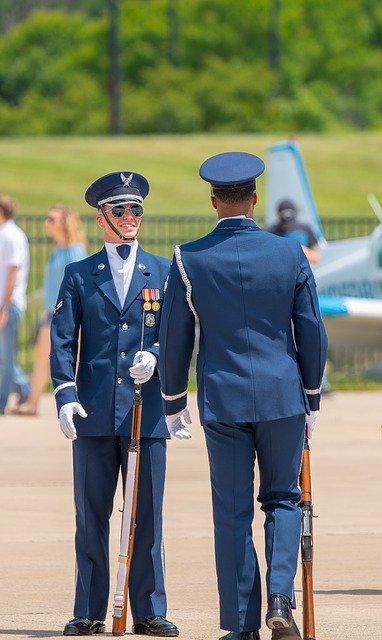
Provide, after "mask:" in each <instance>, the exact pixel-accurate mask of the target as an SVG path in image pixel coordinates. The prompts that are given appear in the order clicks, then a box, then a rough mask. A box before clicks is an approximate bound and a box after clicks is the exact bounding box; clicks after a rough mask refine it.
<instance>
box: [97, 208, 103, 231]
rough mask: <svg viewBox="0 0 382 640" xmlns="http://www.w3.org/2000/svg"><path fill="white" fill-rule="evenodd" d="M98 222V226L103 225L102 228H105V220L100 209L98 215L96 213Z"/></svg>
mask: <svg viewBox="0 0 382 640" xmlns="http://www.w3.org/2000/svg"><path fill="white" fill-rule="evenodd" d="M96 222H97V224H98V226H99V227H101V229H103V228H104V224H103V222H104V220H103V215H102V213H100V212H99V211H98V213H97V215H96Z"/></svg>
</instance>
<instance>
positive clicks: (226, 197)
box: [212, 184, 255, 204]
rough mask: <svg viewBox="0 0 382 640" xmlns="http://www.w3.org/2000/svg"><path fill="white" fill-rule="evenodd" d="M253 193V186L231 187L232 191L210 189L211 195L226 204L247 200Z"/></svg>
mask: <svg viewBox="0 0 382 640" xmlns="http://www.w3.org/2000/svg"><path fill="white" fill-rule="evenodd" d="M254 193H255V185H254V184H250V185H246V186H245V187H240V186H239V187H232V189H219V188H218V187H214V188H213V189H212V195H214V196H216V198H217V199H218V200H221V201H222V202H225V203H227V204H236V203H237V202H243V201H244V200H248V199H249V198H251V197H252V196H253V194H254Z"/></svg>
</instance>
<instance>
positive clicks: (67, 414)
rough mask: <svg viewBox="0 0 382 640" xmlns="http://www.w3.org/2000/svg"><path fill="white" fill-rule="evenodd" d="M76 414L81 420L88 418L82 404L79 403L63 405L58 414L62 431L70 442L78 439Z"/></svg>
mask: <svg viewBox="0 0 382 640" xmlns="http://www.w3.org/2000/svg"><path fill="white" fill-rule="evenodd" d="M75 413H78V415H79V416H81V418H87V416H88V414H87V413H86V411H85V409H84V408H83V406H82V404H80V403H79V402H67V403H66V404H64V405H62V407H61V409H60V412H59V414H58V418H59V420H60V427H61V431H62V433H63V434H64V435H65V436H66V437H67V438H69V440H75V439H76V438H77V431H76V427H75V426H74V423H73V416H74V414H75Z"/></svg>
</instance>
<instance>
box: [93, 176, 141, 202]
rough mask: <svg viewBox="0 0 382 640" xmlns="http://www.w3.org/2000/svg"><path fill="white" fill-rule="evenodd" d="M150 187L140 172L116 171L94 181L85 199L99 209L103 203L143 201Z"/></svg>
mask: <svg viewBox="0 0 382 640" xmlns="http://www.w3.org/2000/svg"><path fill="white" fill-rule="evenodd" d="M149 188H150V187H149V183H148V182H147V180H146V178H145V177H144V176H141V175H140V174H139V173H133V172H132V171H115V172H114V173H108V174H106V176H102V178H98V180H96V181H95V182H93V184H91V185H90V187H89V188H88V189H87V191H86V193H85V200H86V202H87V203H88V204H90V206H91V207H95V208H96V209H99V207H100V205H101V204H109V203H110V204H116V203H118V202H131V201H133V202H142V200H144V198H146V196H147V194H148V192H149Z"/></svg>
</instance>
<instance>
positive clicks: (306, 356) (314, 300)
mask: <svg viewBox="0 0 382 640" xmlns="http://www.w3.org/2000/svg"><path fill="white" fill-rule="evenodd" d="M292 321H293V329H294V339H295V343H296V349H297V360H298V364H299V367H300V372H301V376H302V381H303V385H304V389H305V393H306V395H307V397H308V402H309V406H310V410H311V411H315V410H318V409H319V407H320V393H321V384H322V376H323V373H324V367H325V362H326V353H327V347H328V340H327V336H326V331H325V327H324V324H323V322H322V318H321V314H320V309H319V304H318V296H317V291H316V283H315V280H314V276H313V273H312V270H311V268H310V266H309V263H308V260H307V259H306V257H305V255H304V253H303V251H302V250H301V249H300V260H299V267H298V274H297V279H296V286H295V295H294V305H293V314H292Z"/></svg>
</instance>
